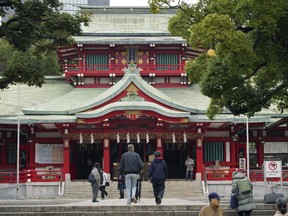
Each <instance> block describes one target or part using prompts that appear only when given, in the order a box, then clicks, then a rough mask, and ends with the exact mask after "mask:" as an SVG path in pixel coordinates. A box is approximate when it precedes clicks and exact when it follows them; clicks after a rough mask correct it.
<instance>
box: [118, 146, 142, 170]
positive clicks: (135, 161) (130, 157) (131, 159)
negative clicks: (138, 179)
mask: <svg viewBox="0 0 288 216" xmlns="http://www.w3.org/2000/svg"><path fill="white" fill-rule="evenodd" d="M142 167H143V163H142V160H141V158H140V156H139V154H137V153H136V152H133V151H128V152H125V153H124V154H123V155H122V157H121V161H120V167H119V171H120V174H121V175H123V174H124V175H126V174H139V173H140V172H141V170H142Z"/></svg>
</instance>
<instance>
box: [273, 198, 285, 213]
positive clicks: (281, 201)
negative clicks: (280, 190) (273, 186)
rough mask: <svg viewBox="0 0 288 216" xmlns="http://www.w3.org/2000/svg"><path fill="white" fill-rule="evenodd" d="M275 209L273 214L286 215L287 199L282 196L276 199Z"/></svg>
mask: <svg viewBox="0 0 288 216" xmlns="http://www.w3.org/2000/svg"><path fill="white" fill-rule="evenodd" d="M276 208H277V211H276V213H275V214H274V216H288V212H287V200H286V198H284V197H280V198H278V199H277V200H276Z"/></svg>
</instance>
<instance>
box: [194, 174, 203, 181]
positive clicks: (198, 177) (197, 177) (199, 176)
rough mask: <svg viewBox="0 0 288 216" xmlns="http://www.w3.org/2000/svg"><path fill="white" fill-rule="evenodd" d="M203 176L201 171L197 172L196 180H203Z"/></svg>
mask: <svg viewBox="0 0 288 216" xmlns="http://www.w3.org/2000/svg"><path fill="white" fill-rule="evenodd" d="M201 177H202V175H201V173H196V174H195V178H196V180H200V181H201Z"/></svg>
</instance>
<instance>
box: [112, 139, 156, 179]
mask: <svg viewBox="0 0 288 216" xmlns="http://www.w3.org/2000/svg"><path fill="white" fill-rule="evenodd" d="M128 144H129V143H124V142H123V143H122V142H121V143H117V142H116V140H115V141H114V142H113V141H111V144H110V157H111V158H110V159H111V167H110V170H111V176H112V179H114V180H116V179H117V177H118V175H119V173H118V167H119V162H120V160H121V156H122V154H123V153H125V152H127V146H128ZM131 144H133V145H134V148H135V152H137V153H138V154H139V156H140V157H141V160H142V161H143V163H144V167H143V172H144V173H145V174H146V173H147V166H148V161H149V156H150V158H154V157H153V155H154V151H155V150H156V147H155V143H154V140H150V142H149V143H146V142H140V143H136V142H135V143H133V142H131Z"/></svg>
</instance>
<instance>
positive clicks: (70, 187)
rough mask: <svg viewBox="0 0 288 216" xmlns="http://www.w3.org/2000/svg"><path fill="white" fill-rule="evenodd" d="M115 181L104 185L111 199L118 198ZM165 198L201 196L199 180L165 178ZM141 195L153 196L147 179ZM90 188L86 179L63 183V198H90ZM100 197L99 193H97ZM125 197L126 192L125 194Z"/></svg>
mask: <svg viewBox="0 0 288 216" xmlns="http://www.w3.org/2000/svg"><path fill="white" fill-rule="evenodd" d="M117 184H118V183H117V182H115V181H112V182H110V186H109V187H106V191H107V192H108V193H109V194H110V198H111V199H117V198H119V190H118V189H117ZM165 187H166V188H165V195H164V197H165V198H182V199H184V198H193V197H196V198H197V197H198V198H199V197H201V198H202V197H203V192H202V186H201V181H200V180H195V181H185V180H167V181H166V184H165ZM141 188H142V189H141V197H143V198H153V197H154V196H153V189H152V184H151V183H150V182H148V181H142V184H141ZM91 196H92V189H91V186H90V183H89V182H87V181H72V182H67V183H66V184H65V190H64V196H63V197H64V198H66V199H69V198H71V199H90V198H91ZM98 197H100V195H98ZM125 197H126V194H125Z"/></svg>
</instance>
